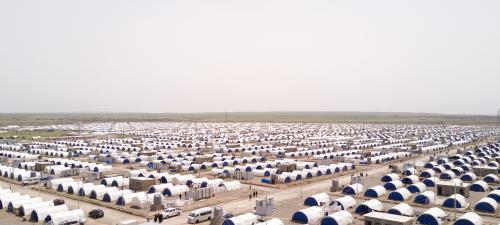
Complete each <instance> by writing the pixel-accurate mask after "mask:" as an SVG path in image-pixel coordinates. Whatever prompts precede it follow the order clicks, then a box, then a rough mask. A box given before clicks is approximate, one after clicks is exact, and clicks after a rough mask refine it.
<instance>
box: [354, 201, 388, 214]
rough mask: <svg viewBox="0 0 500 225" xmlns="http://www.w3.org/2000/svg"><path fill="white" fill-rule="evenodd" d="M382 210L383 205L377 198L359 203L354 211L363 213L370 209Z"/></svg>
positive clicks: (370, 210)
mask: <svg viewBox="0 0 500 225" xmlns="http://www.w3.org/2000/svg"><path fill="white" fill-rule="evenodd" d="M383 210H384V205H382V202H380V201H379V200H377V199H372V200H368V201H366V202H363V203H361V204H360V205H359V206H358V207H356V209H355V210H354V213H356V214H359V215H363V214H365V213H369V212H372V211H377V212H382V211H383Z"/></svg>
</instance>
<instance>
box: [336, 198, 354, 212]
mask: <svg viewBox="0 0 500 225" xmlns="http://www.w3.org/2000/svg"><path fill="white" fill-rule="evenodd" d="M334 204H335V205H338V206H340V208H341V209H342V210H348V209H350V208H352V207H354V206H356V200H355V199H354V198H353V197H351V196H344V197H341V198H337V199H335V200H333V201H332V203H331V204H330V205H334Z"/></svg>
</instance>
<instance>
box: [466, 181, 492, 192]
mask: <svg viewBox="0 0 500 225" xmlns="http://www.w3.org/2000/svg"><path fill="white" fill-rule="evenodd" d="M489 188H490V187H489V185H488V183H486V182H484V181H482V180H478V181H476V182H474V183H473V184H471V185H470V186H469V190H470V191H475V192H485V191H486V190H489Z"/></svg>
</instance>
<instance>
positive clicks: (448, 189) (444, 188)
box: [436, 179, 469, 197]
mask: <svg viewBox="0 0 500 225" xmlns="http://www.w3.org/2000/svg"><path fill="white" fill-rule="evenodd" d="M436 186H437V187H436V189H437V195H439V196H450V195H452V194H455V193H458V194H461V195H463V196H465V197H469V184H466V183H464V182H462V181H461V180H459V179H453V180H451V181H439V182H437V183H436Z"/></svg>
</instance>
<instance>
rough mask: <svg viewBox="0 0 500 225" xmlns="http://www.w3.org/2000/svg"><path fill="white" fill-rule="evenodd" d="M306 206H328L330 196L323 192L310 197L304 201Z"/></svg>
mask: <svg viewBox="0 0 500 225" xmlns="http://www.w3.org/2000/svg"><path fill="white" fill-rule="evenodd" d="M304 205H306V206H323V205H330V195H328V194H327V193H325V192H322V193H319V194H315V195H311V196H309V197H307V198H306V199H305V200H304Z"/></svg>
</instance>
